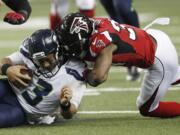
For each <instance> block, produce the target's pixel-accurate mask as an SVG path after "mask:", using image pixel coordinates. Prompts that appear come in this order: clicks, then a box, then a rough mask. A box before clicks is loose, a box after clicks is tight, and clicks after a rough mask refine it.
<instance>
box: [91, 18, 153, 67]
mask: <svg viewBox="0 0 180 135" xmlns="http://www.w3.org/2000/svg"><path fill="white" fill-rule="evenodd" d="M94 20H95V21H97V22H99V23H98V24H97V26H96V29H95V31H94V32H93V34H92V36H91V38H90V48H89V49H90V50H89V51H90V54H91V56H92V57H94V58H96V56H98V54H99V53H100V52H101V50H102V49H104V48H105V47H106V46H108V45H110V44H111V43H113V44H116V45H117V47H118V49H117V51H115V52H114V54H113V60H112V61H113V64H117V65H123V66H137V67H141V68H148V67H150V66H151V65H152V64H153V62H154V57H155V45H154V44H153V42H152V40H151V38H150V36H149V35H148V33H146V32H145V31H144V30H142V29H139V28H136V27H133V26H129V25H125V24H118V23H117V22H115V21H113V20H109V19H102V18H95V19H94Z"/></svg>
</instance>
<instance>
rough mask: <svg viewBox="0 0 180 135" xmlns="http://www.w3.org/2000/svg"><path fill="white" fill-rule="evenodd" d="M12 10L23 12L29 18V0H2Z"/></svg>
mask: <svg viewBox="0 0 180 135" xmlns="http://www.w3.org/2000/svg"><path fill="white" fill-rule="evenodd" d="M2 1H3V2H4V3H5V4H6V5H7V6H8V7H9V8H11V9H12V10H14V11H16V12H18V13H22V14H23V15H24V17H25V18H26V19H27V18H28V17H29V16H30V14H31V10H32V9H31V6H30V3H29V2H28V0H2Z"/></svg>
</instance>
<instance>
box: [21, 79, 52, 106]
mask: <svg viewBox="0 0 180 135" xmlns="http://www.w3.org/2000/svg"><path fill="white" fill-rule="evenodd" d="M32 91H33V97H31V96H30V94H29V93H28V91H24V92H23V93H22V96H23V97H24V99H26V101H27V102H28V103H29V104H30V105H32V106H35V105H37V104H38V103H39V102H41V101H42V100H43V96H47V95H48V94H49V93H50V92H51V91H52V86H51V85H50V84H49V83H47V82H45V81H44V80H42V79H39V80H38V82H37V86H36V87H35V88H34V89H33V90H32ZM34 95H35V96H34Z"/></svg>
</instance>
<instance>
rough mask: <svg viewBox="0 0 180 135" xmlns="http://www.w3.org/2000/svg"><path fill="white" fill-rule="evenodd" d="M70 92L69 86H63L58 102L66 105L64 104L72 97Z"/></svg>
mask: <svg viewBox="0 0 180 135" xmlns="http://www.w3.org/2000/svg"><path fill="white" fill-rule="evenodd" d="M72 94H73V92H72V90H71V88H70V87H67V86H65V87H63V88H62V90H61V95H60V104H61V105H63V106H66V104H67V103H68V102H70V100H71V98H72Z"/></svg>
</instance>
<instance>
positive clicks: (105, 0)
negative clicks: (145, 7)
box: [100, 0, 140, 81]
mask: <svg viewBox="0 0 180 135" xmlns="http://www.w3.org/2000/svg"><path fill="white" fill-rule="evenodd" d="M100 2H101V3H102V5H103V7H104V8H105V10H106V11H107V13H108V14H109V16H110V17H111V19H113V20H115V21H116V22H118V23H121V24H122V23H123V24H128V25H132V26H135V27H139V19H138V15H137V12H136V10H135V9H134V8H133V6H132V4H133V1H132V0H100ZM127 69H128V74H127V76H126V79H127V80H129V81H136V80H138V78H139V76H140V73H139V72H138V68H136V67H131V66H130V67H128V68H127Z"/></svg>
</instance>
